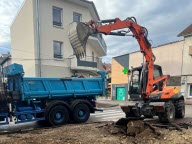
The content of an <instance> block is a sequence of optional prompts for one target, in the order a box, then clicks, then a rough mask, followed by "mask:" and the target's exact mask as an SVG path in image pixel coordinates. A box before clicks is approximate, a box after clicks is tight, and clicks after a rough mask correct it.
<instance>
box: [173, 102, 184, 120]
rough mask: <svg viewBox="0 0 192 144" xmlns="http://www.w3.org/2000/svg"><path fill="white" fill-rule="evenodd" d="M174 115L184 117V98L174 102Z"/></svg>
mask: <svg viewBox="0 0 192 144" xmlns="http://www.w3.org/2000/svg"><path fill="white" fill-rule="evenodd" d="M175 117H176V118H184V117H185V103H184V100H178V101H177V102H176V103H175Z"/></svg>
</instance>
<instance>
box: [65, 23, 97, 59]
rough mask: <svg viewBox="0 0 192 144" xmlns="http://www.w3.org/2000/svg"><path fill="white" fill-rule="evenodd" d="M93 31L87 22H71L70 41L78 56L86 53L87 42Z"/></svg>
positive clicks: (80, 56) (81, 56)
mask: <svg viewBox="0 0 192 144" xmlns="http://www.w3.org/2000/svg"><path fill="white" fill-rule="evenodd" d="M92 33H93V31H92V30H91V28H90V27H89V26H88V25H87V24H85V23H82V22H80V23H71V24H70V27H69V41H70V43H71V46H72V48H73V51H74V54H75V56H76V57H77V58H83V57H84V56H85V55H86V43H87V40H88V37H89V36H90V35H91V34H92Z"/></svg>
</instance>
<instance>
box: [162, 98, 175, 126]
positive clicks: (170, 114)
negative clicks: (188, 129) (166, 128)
mask: <svg viewBox="0 0 192 144" xmlns="http://www.w3.org/2000/svg"><path fill="white" fill-rule="evenodd" d="M174 120H175V106H174V104H173V103H172V102H171V101H169V102H166V103H165V112H163V113H159V121H160V122H162V123H171V122H173V121H174Z"/></svg>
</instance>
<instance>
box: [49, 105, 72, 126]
mask: <svg viewBox="0 0 192 144" xmlns="http://www.w3.org/2000/svg"><path fill="white" fill-rule="evenodd" d="M48 119H49V123H50V124H51V125H63V124H67V122H68V121H69V113H68V111H67V109H66V108H65V107H64V106H61V105H57V106H54V107H53V108H52V109H51V110H50V112H49V115H48Z"/></svg>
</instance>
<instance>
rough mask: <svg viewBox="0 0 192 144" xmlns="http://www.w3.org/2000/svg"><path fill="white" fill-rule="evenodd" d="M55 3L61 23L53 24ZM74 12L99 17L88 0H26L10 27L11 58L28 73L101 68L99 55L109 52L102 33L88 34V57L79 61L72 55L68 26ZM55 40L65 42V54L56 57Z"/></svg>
mask: <svg viewBox="0 0 192 144" xmlns="http://www.w3.org/2000/svg"><path fill="white" fill-rule="evenodd" d="M54 7H56V8H59V9H61V17H62V18H61V20H62V26H55V25H54V24H53V8H54ZM74 13H78V14H80V16H81V21H82V22H87V21H90V20H92V19H94V20H99V16H98V14H97V11H96V10H95V6H94V4H93V3H92V2H89V1H81V0H57V1H53V0H26V1H25V3H24V5H23V7H22V9H21V10H20V12H19V13H18V15H17V17H16V19H15V21H14V22H13V24H12V27H11V46H12V57H13V60H12V61H13V62H15V63H20V64H22V65H23V66H24V69H25V75H26V76H41V77H70V76H71V75H72V74H73V73H74V72H77V73H79V74H80V75H84V76H90V75H94V74H96V72H97V70H99V69H101V67H100V65H101V61H100V57H102V56H105V55H106V45H105V42H104V40H103V38H102V37H99V38H98V37H90V38H89V40H88V44H87V50H86V54H87V56H86V57H85V58H83V59H81V60H80V61H79V60H77V59H76V57H75V56H74V55H73V49H72V47H71V44H70V42H69V38H68V30H69V24H70V23H72V22H73V14H74ZM54 41H57V42H61V43H62V47H61V56H62V58H54V48H53V42H54ZM93 57H94V58H93ZM93 65H94V67H93Z"/></svg>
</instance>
